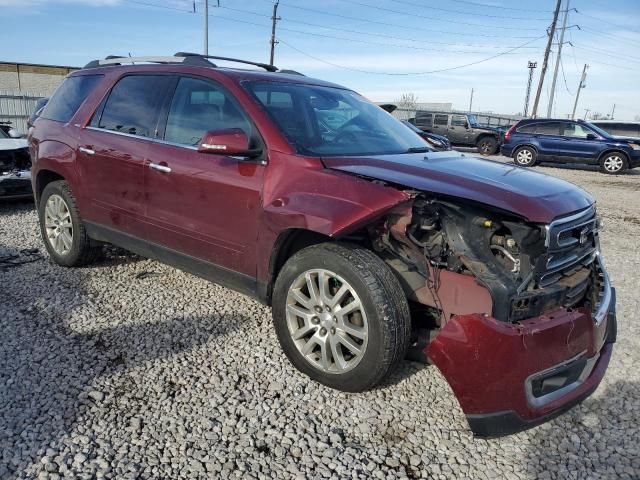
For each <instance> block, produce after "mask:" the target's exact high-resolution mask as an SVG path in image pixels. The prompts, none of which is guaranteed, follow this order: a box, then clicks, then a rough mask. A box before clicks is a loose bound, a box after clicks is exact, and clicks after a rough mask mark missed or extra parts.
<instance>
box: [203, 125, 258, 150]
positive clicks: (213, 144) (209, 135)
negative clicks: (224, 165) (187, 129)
mask: <svg viewBox="0 0 640 480" xmlns="http://www.w3.org/2000/svg"><path fill="white" fill-rule="evenodd" d="M198 152H201V153H214V154H218V155H228V156H239V157H257V156H258V155H260V153H262V151H261V150H252V149H250V148H249V137H247V134H246V133H244V132H243V131H242V129H240V128H228V129H225V130H212V131H209V132H206V133H205V134H204V135H203V136H202V140H201V141H200V145H198Z"/></svg>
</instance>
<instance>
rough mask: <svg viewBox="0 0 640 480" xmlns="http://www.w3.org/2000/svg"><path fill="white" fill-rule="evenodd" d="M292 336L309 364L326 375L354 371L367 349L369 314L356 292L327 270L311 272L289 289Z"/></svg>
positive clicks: (290, 330) (297, 279) (289, 324)
mask: <svg viewBox="0 0 640 480" xmlns="http://www.w3.org/2000/svg"><path fill="white" fill-rule="evenodd" d="M286 317H287V326H288V329H289V334H290V335H291V338H292V340H293V342H294V344H295V346H296V348H297V349H298V351H299V352H300V353H301V354H302V356H303V357H304V358H305V360H306V361H307V362H309V363H310V364H311V365H313V366H314V367H315V368H317V369H318V370H321V371H322V372H325V373H333V374H342V373H345V372H348V371H349V370H351V369H353V368H355V367H356V365H358V364H359V363H360V361H361V360H362V358H363V357H364V354H365V351H366V348H367V339H368V324H367V314H366V312H365V311H364V308H363V305H362V302H361V301H360V298H359V297H358V294H357V293H356V291H355V289H354V288H353V287H352V286H351V285H350V284H349V283H348V282H347V281H345V280H344V279H343V278H341V277H340V276H338V275H336V274H335V273H333V272H331V271H329V270H325V269H313V270H307V271H306V272H304V273H302V274H300V275H299V276H298V277H297V278H296V280H295V281H294V282H293V283H292V284H291V286H290V287H289V291H288V293H287V307H286Z"/></svg>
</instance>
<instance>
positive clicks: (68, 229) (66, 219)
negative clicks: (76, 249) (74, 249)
mask: <svg viewBox="0 0 640 480" xmlns="http://www.w3.org/2000/svg"><path fill="white" fill-rule="evenodd" d="M44 222H45V229H46V232H47V241H48V242H49V245H51V248H53V250H55V252H56V253H57V254H58V255H66V254H67V253H69V251H70V250H71V245H72V244H73V224H72V222H71V212H70V211H69V206H68V205H67V203H66V202H65V201H64V199H63V198H62V197H61V196H60V195H56V194H54V195H51V196H50V197H49V198H48V199H47V203H46V205H45V208H44Z"/></svg>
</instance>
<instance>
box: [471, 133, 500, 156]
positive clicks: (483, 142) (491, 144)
mask: <svg viewBox="0 0 640 480" xmlns="http://www.w3.org/2000/svg"><path fill="white" fill-rule="evenodd" d="M476 147H477V148H478V152H480V155H494V154H495V153H496V152H497V151H498V141H497V140H496V139H495V138H493V137H482V138H480V139H479V140H478V142H477V143H476Z"/></svg>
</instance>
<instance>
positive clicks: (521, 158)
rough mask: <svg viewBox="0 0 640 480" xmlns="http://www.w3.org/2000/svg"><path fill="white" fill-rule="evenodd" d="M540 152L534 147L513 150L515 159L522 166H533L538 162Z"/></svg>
mask: <svg viewBox="0 0 640 480" xmlns="http://www.w3.org/2000/svg"><path fill="white" fill-rule="evenodd" d="M537 158H538V154H537V153H536V151H535V149H534V148H532V147H520V148H518V149H516V151H515V152H513V161H514V163H515V164H516V165H519V166H521V167H533V166H534V165H535V164H536V161H537Z"/></svg>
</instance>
